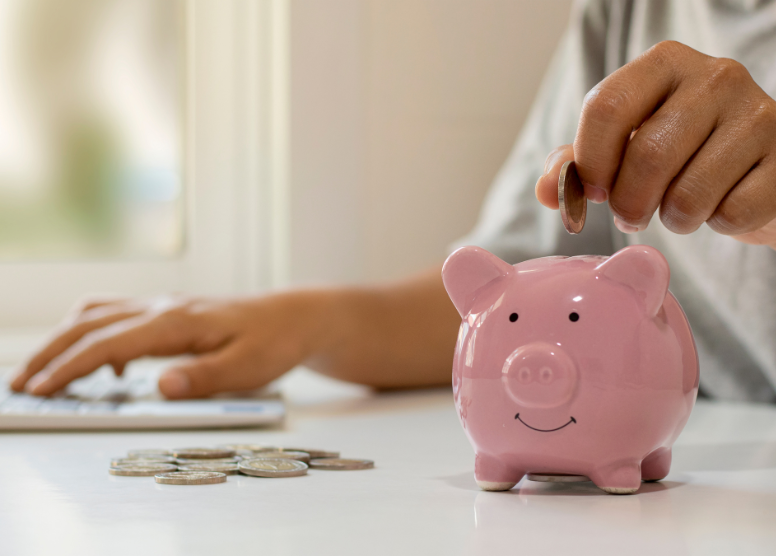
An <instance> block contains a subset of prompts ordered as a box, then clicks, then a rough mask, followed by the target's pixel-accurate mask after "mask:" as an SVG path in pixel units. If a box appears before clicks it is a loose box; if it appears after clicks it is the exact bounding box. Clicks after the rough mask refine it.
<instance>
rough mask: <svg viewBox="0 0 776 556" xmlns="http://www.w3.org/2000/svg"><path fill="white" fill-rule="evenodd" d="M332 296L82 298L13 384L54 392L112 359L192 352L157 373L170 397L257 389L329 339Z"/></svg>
mask: <svg viewBox="0 0 776 556" xmlns="http://www.w3.org/2000/svg"><path fill="white" fill-rule="evenodd" d="M325 303H326V294H325V293H323V292H314V291H306V292H294V293H287V294H280V295H273V296H267V297H259V298H243V299H192V298H183V297H174V296H164V297H158V298H154V299H146V300H143V299H113V300H92V301H86V302H84V303H82V304H79V306H78V307H76V309H74V310H73V311H72V313H71V315H70V316H69V317H68V318H67V319H65V321H64V322H63V323H62V324H61V325H60V327H59V329H58V330H57V331H56V332H55V334H54V335H53V336H52V338H51V339H50V340H49V341H48V342H47V343H46V345H45V346H44V347H43V348H42V349H40V350H39V351H38V352H37V353H36V354H34V355H33V356H32V358H31V359H30V360H29V361H28V362H27V363H26V364H25V365H24V366H23V368H22V369H21V371H20V372H19V374H18V375H17V376H16V378H15V379H14V380H13V382H12V383H11V388H13V389H14V390H16V391H22V390H25V389H26V390H27V391H28V392H30V393H32V394H36V395H44V396H46V395H51V394H53V393H55V392H56V391H58V390H60V389H62V388H63V387H65V386H66V385H67V384H68V383H69V382H71V381H73V380H75V379H76V378H79V377H82V376H84V375H87V374H89V373H91V372H92V371H94V370H96V369H98V368H99V367H100V366H102V365H106V364H109V365H112V366H113V368H114V370H115V372H116V374H117V375H120V374H121V373H122V372H123V370H124V367H125V365H126V364H127V363H128V362H129V361H131V360H132V359H136V358H138V357H142V356H146V355H152V356H173V355H180V354H192V355H193V356H194V357H192V358H191V359H189V360H184V361H182V362H179V363H177V364H176V365H174V366H173V367H171V368H169V369H167V370H166V372H165V373H164V374H163V375H162V376H161V377H160V379H159V389H160V391H161V392H162V394H164V395H165V396H166V397H168V398H173V399H175V398H192V397H202V396H207V395H209V394H213V393H216V392H221V391H234V390H245V389H252V388H257V387H259V386H262V385H264V384H266V383H267V382H269V381H271V380H273V379H274V378H277V377H278V376H280V375H282V374H283V373H284V372H286V371H288V370H289V369H291V368H292V367H294V366H295V365H297V364H299V363H301V362H302V361H304V360H305V359H306V358H307V357H308V356H309V355H310V354H311V353H313V352H315V351H316V350H317V349H319V347H320V344H321V342H324V341H325V340H326V338H327V334H329V332H327V330H328V329H327V328H326V327H325V326H324V323H325V322H327V319H324V318H322V315H323V312H324V311H325Z"/></svg>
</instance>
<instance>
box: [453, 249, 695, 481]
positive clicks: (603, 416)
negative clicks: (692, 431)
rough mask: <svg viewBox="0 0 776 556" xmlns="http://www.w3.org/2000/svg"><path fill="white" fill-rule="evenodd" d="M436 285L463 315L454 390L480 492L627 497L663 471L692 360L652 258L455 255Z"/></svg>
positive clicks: (683, 414)
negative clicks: (578, 479) (575, 489)
mask: <svg viewBox="0 0 776 556" xmlns="http://www.w3.org/2000/svg"><path fill="white" fill-rule="evenodd" d="M442 278H443V280H444V284H445V288H446V289H447V292H448V294H449V295H450V298H451V299H452V301H453V304H454V305H455V307H456V308H457V309H458V312H459V313H460V314H461V317H462V318H463V321H462V323H461V328H460V330H459V333H458V343H457V344H456V348H455V360H454V362H453V391H454V394H455V403H456V407H457V409H458V415H459V417H460V419H461V423H462V425H463V427H464V429H465V431H466V434H467V436H468V437H469V440H470V441H471V443H472V445H473V446H474V450H475V453H476V457H475V466H474V476H475V479H476V480H477V484H478V485H479V486H480V488H482V489H484V490H508V489H510V488H512V487H513V486H514V485H515V484H517V483H518V482H519V481H520V479H521V478H522V477H523V476H524V475H525V474H527V473H536V474H545V475H550V476H552V475H561V476H562V475H585V476H587V477H589V478H590V479H591V480H592V481H593V482H594V483H595V484H596V485H597V486H598V487H599V488H601V489H603V490H605V491H606V492H609V493H618V494H626V493H633V492H636V491H637V490H638V489H639V486H640V484H641V481H642V480H646V481H653V480H659V479H662V478H664V477H665V476H666V475H667V474H668V471H669V468H670V466H671V446H672V445H673V443H674V441H675V440H676V438H677V436H679V433H680V432H681V430H682V428H683V427H684V425H685V423H686V422H687V419H688V418H689V416H690V412H691V411H692V407H693V405H694V404H695V398H696V396H697V393H698V355H697V351H696V349H695V342H694V340H693V337H692V331H691V330H690V326H689V323H688V322H687V318H686V317H685V315H684V311H682V308H681V307H680V306H679V303H678V302H677V301H676V299H675V298H674V296H673V295H671V293H670V292H669V291H668V281H669V269H668V263H667V262H666V260H665V258H664V257H663V255H662V254H661V253H660V252H659V251H657V250H656V249H653V248H652V247H648V246H644V245H634V246H630V247H626V248H625V249H622V250H621V251H618V252H617V253H615V254H614V255H612V256H611V257H598V256H582V257H546V258H542V259H534V260H530V261H526V262H523V263H520V264H517V265H514V266H512V265H510V264H508V263H505V262H504V261H502V260H501V259H499V258H498V257H496V256H495V255H492V254H491V253H489V252H487V251H485V250H484V249H480V248H478V247H464V248H461V249H459V250H457V251H456V252H455V253H453V254H452V255H450V257H449V258H448V259H447V261H446V262H445V265H444V268H443V270H442Z"/></svg>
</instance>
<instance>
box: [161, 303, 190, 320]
mask: <svg viewBox="0 0 776 556" xmlns="http://www.w3.org/2000/svg"><path fill="white" fill-rule="evenodd" d="M193 310H194V306H193V303H192V302H191V301H188V300H181V299H176V300H174V301H170V302H168V303H166V304H165V305H164V306H162V307H160V308H159V309H158V311H157V318H158V319H160V320H162V321H163V322H166V323H168V324H171V325H175V324H178V323H183V322H186V321H187V320H189V319H190V318H191V316H192V314H193V312H194V311H193Z"/></svg>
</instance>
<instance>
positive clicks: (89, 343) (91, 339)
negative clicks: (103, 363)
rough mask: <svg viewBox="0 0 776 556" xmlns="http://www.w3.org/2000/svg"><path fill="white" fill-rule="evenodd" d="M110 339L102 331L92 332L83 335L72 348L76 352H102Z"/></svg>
mask: <svg viewBox="0 0 776 556" xmlns="http://www.w3.org/2000/svg"><path fill="white" fill-rule="evenodd" d="M110 338H111V337H110V336H108V335H107V334H106V333H105V331H104V330H92V331H90V332H87V333H86V334H84V335H83V336H82V337H81V339H80V340H79V341H78V342H77V343H76V344H74V346H73V347H74V348H76V349H77V350H78V351H85V350H87V349H90V350H104V349H105V348H107V347H108V346H109V344H110Z"/></svg>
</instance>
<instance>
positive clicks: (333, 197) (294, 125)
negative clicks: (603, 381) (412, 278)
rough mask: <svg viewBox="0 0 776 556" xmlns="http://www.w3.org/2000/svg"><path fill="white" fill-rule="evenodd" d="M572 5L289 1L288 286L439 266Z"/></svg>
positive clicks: (513, 131)
mask: <svg viewBox="0 0 776 556" xmlns="http://www.w3.org/2000/svg"><path fill="white" fill-rule="evenodd" d="M570 4H571V1H570V0H291V14H290V25H291V30H290V32H291V45H290V48H291V78H290V87H291V115H290V118H291V124H290V136H291V144H290V157H291V173H290V184H291V218H292V221H291V231H292V237H291V261H290V265H291V268H290V276H291V280H292V282H293V283H296V284H301V283H311V282H340V281H375V280H383V279H390V278H395V277H399V276H402V275H405V274H407V273H410V272H413V271H417V270H419V269H422V268H424V267H427V266H429V265H431V264H435V263H439V262H441V261H442V260H444V256H445V254H446V246H447V245H448V244H449V243H450V242H451V241H452V240H454V239H455V238H457V237H459V236H461V235H462V234H464V233H465V232H467V231H468V230H469V229H470V228H471V227H472V225H473V224H474V222H475V220H476V217H477V214H478V210H479V205H480V203H481V201H482V198H483V196H484V194H485V192H486V190H487V188H488V186H489V185H490V182H491V180H492V179H493V177H494V175H495V174H496V172H497V171H498V169H499V167H500V165H501V163H502V162H503V160H504V159H505V157H506V155H507V153H508V152H509V149H510V148H511V146H512V144H513V142H514V140H515V137H516V136H517V133H518V131H519V130H520V127H521V125H522V123H523V121H524V119H525V116H526V113H527V111H528V109H529V107H530V103H531V101H532V99H533V96H534V94H535V92H536V90H537V88H538V86H539V81H540V79H541V77H542V75H543V73H544V70H545V68H546V66H547V63H548V61H549V58H550V56H551V55H552V52H553V51H554V48H555V46H556V44H557V42H558V39H559V38H560V35H561V33H562V32H563V29H564V27H565V24H566V20H567V17H568V12H569V8H570Z"/></svg>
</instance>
